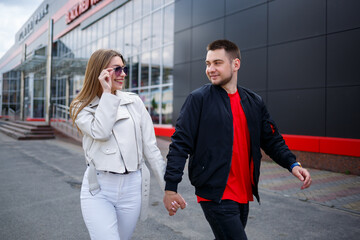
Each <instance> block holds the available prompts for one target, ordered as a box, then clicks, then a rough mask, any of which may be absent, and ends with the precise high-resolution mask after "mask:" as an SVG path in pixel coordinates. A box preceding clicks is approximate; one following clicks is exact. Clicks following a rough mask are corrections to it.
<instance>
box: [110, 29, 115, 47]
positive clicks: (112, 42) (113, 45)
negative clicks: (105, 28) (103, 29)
mask: <svg viewBox="0 0 360 240" xmlns="http://www.w3.org/2000/svg"><path fill="white" fill-rule="evenodd" d="M109 47H110V48H111V49H116V32H112V33H111V34H110V39H109Z"/></svg>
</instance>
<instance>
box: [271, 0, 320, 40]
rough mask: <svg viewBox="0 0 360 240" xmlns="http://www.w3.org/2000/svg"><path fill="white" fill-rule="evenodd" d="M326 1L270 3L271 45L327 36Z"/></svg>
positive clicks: (289, 0)
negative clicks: (322, 35)
mask: <svg viewBox="0 0 360 240" xmlns="http://www.w3.org/2000/svg"><path fill="white" fill-rule="evenodd" d="M325 14H326V1H325V0H301V1H299V0H277V1H272V2H270V3H269V43H270V44H273V43H279V42H284V41H289V40H295V39H299V38H306V37H310V36H316V35H319V34H325V18H326V17H325Z"/></svg>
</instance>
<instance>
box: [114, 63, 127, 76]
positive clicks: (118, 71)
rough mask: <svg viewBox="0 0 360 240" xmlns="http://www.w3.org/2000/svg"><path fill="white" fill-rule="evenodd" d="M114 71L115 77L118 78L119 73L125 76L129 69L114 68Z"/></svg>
mask: <svg viewBox="0 0 360 240" xmlns="http://www.w3.org/2000/svg"><path fill="white" fill-rule="evenodd" d="M114 71H115V75H116V76H117V77H118V76H120V75H121V73H122V72H123V71H124V73H125V75H126V76H127V75H128V73H129V69H128V67H120V66H119V67H116V68H114Z"/></svg>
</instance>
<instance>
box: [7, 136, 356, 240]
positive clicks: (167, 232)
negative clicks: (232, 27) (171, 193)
mask: <svg viewBox="0 0 360 240" xmlns="http://www.w3.org/2000/svg"><path fill="white" fill-rule="evenodd" d="M157 142H158V146H159V148H160V150H161V152H162V154H163V156H164V157H165V156H166V154H167V152H168V148H169V143H170V142H169V140H164V139H162V138H158V139H157ZM85 168H86V165H85V161H84V153H83V150H82V148H81V147H80V146H79V144H73V141H71V140H70V139H62V138H61V137H59V136H57V138H56V139H51V140H37V141H16V140H14V139H12V138H9V137H7V136H6V135H3V134H1V133H0V203H1V205H0V206H1V207H0V239H9V240H23V239H24V240H25V239H38V240H49V239H50V240H52V239H68V240H71V239H74V240H75V239H76V240H86V239H89V235H88V232H87V229H86V227H85V224H84V221H83V219H82V215H81V210H80V201H79V194H80V186H81V181H82V177H83V173H84V170H85ZM310 172H311V174H312V176H313V179H314V184H313V186H311V188H310V189H308V190H304V191H301V190H300V185H301V184H300V183H299V182H298V181H296V180H295V179H294V177H293V176H291V175H290V173H289V172H287V170H285V169H282V168H280V167H278V166H277V165H276V164H273V163H271V162H263V163H262V179H261V182H260V196H261V205H259V204H258V203H257V202H256V201H254V202H251V203H250V214H249V220H248V224H247V227H246V232H247V235H248V238H249V239H261V240H273V239H276V240H287V239H297V240H302V239H319V240H325V239H326V240H337V239H351V240H352V239H354V240H355V239H358V236H359V235H360V229H359V222H360V213H359V211H358V210H356V209H358V208H357V207H356V206H358V205H356V204H357V203H356V202H357V201H358V194H356V192H358V189H359V177H356V176H351V175H342V174H336V173H329V172H325V171H318V170H312V169H310ZM151 178H152V179H151V184H150V188H151V191H150V208H149V217H148V219H147V220H146V221H139V222H138V224H137V227H136V229H135V232H134V235H133V237H132V240H151V239H154V240H155V239H161V240H163V239H164V240H165V239H166V240H208V239H213V238H214V237H213V234H212V232H211V229H210V227H209V225H208V223H207V221H206V220H205V218H204V215H203V213H202V210H201V207H200V206H199V204H198V203H197V202H196V197H195V195H194V188H193V187H192V186H191V184H190V182H189V179H188V173H187V169H185V172H184V176H183V180H182V182H181V183H180V184H179V192H180V193H181V194H182V196H183V197H184V198H185V199H186V201H187V203H188V206H187V208H186V209H185V210H179V211H178V212H177V214H176V216H174V217H170V216H168V214H167V211H166V210H165V208H164V206H163V204H162V198H163V192H162V190H161V189H160V188H159V186H158V184H157V183H156V180H155V178H154V176H153V174H152V177H151ZM351 186H353V187H351ZM298 199H300V200H302V201H299V200H298ZM318 203H320V204H318ZM330 204H332V205H334V207H329V206H331V205H330ZM349 206H350V207H349ZM351 206H355V207H351ZM339 209H342V210H339ZM343 210H345V211H343Z"/></svg>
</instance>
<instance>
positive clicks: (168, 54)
mask: <svg viewBox="0 0 360 240" xmlns="http://www.w3.org/2000/svg"><path fill="white" fill-rule="evenodd" d="M173 68H174V46H173V45H171V46H167V47H165V48H164V51H163V83H173V78H174V76H173Z"/></svg>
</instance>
